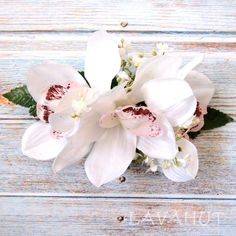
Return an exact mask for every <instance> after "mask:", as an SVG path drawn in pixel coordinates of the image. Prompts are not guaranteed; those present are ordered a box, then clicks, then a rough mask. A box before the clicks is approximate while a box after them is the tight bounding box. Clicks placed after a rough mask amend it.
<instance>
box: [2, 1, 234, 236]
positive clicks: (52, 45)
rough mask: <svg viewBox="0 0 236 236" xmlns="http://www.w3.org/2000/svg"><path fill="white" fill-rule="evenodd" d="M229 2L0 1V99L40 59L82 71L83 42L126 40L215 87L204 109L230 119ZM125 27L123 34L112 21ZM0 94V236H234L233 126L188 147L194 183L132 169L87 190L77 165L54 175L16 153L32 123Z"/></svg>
mask: <svg viewBox="0 0 236 236" xmlns="http://www.w3.org/2000/svg"><path fill="white" fill-rule="evenodd" d="M235 9H236V1H235V0H227V1H215V0H208V1H205V0H199V1H190V0H181V1H175V0H170V1H161V0H157V1H153V0H147V1H142V0H137V1H123V0H121V1H115V0H112V1H104V0H102V1H94V0H88V1H77V0H71V1H67V0H52V1H48V0H47V1H46V0H41V1H36V0H27V1H26V0H17V1H16V0H11V1H6V0H0V94H1V93H4V92H6V91H8V90H10V89H11V88H12V87H15V86H16V85H19V84H21V83H25V74H26V72H27V69H28V68H29V67H30V66H31V65H33V64H37V63H40V62H42V61H44V60H56V61H57V62H60V63H68V64H71V65H72V66H74V67H75V68H76V69H78V70H81V69H83V64H84V61H83V58H84V51H85V48H86V41H87V39H88V37H89V35H90V34H91V33H92V32H93V31H94V30H98V29H104V30H109V31H110V32H111V33H112V35H113V36H114V37H116V38H117V40H118V39H120V38H121V37H126V38H128V39H129V40H130V41H131V42H132V47H131V50H133V51H140V52H145V53H148V52H151V51H152V50H153V48H155V44H156V42H166V43H168V44H169V45H170V46H171V47H173V48H174V50H175V52H176V53H177V54H179V55H182V56H183V57H184V58H186V59H187V58H190V57H192V56H193V55H196V53H199V52H200V53H204V55H205V59H204V61H203V64H202V65H200V66H199V67H198V70H199V71H201V72H203V73H205V74H206V75H207V76H208V77H209V78H210V79H211V80H212V81H213V82H214V84H215V86H216V93H215V95H214V98H213V100H212V102H211V105H212V106H213V107H215V108H218V109H220V110H222V111H224V112H226V113H228V114H230V115H231V116H232V117H234V118H235V117H236V109H235V108H236V95H235V91H236V56H235V55H236V37H235V33H236V10H235ZM122 21H127V22H128V26H127V27H125V28H122V27H121V26H120V22H122ZM5 102H6V101H3V100H2V99H1V97H0V235H4V236H11V235H12V236H13V235H14V236H15V235H19V236H21V235H70V236H71V235H125V236H126V235H177V236H178V235H181V236H182V235H190V234H191V235H227V236H228V235H229V236H231V235H232V236H234V235H236V233H235V232H236V224H235V222H236V142H235V139H236V123H235V122H233V123H230V124H228V125H227V126H225V127H222V128H219V129H215V130H212V131H208V132H203V133H202V134H201V135H200V136H199V137H198V138H197V139H196V140H194V143H195V145H196V146H197V148H198V151H199V160H200V170H199V174H198V176H197V178H196V180H194V181H192V182H188V183H174V182H171V181H169V180H168V179H166V178H165V177H164V176H163V175H162V174H161V173H160V172H158V173H156V174H153V173H145V168H144V167H140V166H132V167H131V168H130V169H129V170H128V171H127V172H126V173H125V174H124V176H125V177H126V181H125V182H122V183H121V182H120V181H119V180H115V181H113V182H112V183H109V184H107V185H105V186H103V187H101V188H100V189H98V188H95V187H94V186H92V185H91V184H90V183H89V181H88V180H87V177H86V175H85V172H84V168H83V163H80V164H78V165H75V166H73V167H71V168H68V169H66V170H64V171H63V172H62V173H60V174H58V175H54V174H53V173H52V170H51V164H52V163H51V162H50V161H48V162H38V161H35V160H32V159H28V158H26V157H24V156H23V155H22V154H21V150H20V142H21V136H22V134H23V132H24V130H25V129H26V128H27V127H28V126H29V125H30V124H31V123H33V122H34V120H32V118H30V117H29V116H28V115H27V111H26V110H25V109H23V108H20V107H18V106H3V103H5Z"/></svg>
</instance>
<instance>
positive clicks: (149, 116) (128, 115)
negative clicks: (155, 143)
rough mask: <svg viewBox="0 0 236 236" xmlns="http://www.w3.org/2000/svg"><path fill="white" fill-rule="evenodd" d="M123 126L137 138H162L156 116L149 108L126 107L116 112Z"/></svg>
mask: <svg viewBox="0 0 236 236" xmlns="http://www.w3.org/2000/svg"><path fill="white" fill-rule="evenodd" d="M116 114H117V116H118V117H119V120H120V122H121V124H122V126H123V127H124V128H125V129H127V130H129V131H130V132H132V133H133V134H135V135H137V136H150V137H156V136H160V135H161V133H162V130H161V128H160V126H159V124H158V122H156V120H157V118H156V116H155V115H154V114H153V113H152V112H151V111H149V109H148V108H147V107H137V106H126V107H122V108H120V109H117V110H116Z"/></svg>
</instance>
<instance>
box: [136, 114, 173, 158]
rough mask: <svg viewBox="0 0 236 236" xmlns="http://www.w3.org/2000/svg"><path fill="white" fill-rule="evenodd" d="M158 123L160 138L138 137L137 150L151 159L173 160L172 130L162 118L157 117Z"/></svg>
mask: <svg viewBox="0 0 236 236" xmlns="http://www.w3.org/2000/svg"><path fill="white" fill-rule="evenodd" d="M158 123H159V125H160V127H161V130H162V135H161V136H160V137H139V138H138V144H137V148H138V149H139V150H141V151H142V152H143V153H144V154H146V155H147V156H149V157H152V158H158V159H173V158H174V157H175V155H176V153H177V145H176V141H175V133H174V130H173V128H172V127H171V125H170V123H169V122H168V121H167V120H166V119H165V118H163V117H159V119H158Z"/></svg>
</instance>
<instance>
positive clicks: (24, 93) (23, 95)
mask: <svg viewBox="0 0 236 236" xmlns="http://www.w3.org/2000/svg"><path fill="white" fill-rule="evenodd" d="M2 96H3V97H5V98H7V99H8V100H9V101H10V102H12V103H14V104H16V105H20V106H22V107H27V108H30V107H31V106H34V105H35V104H36V102H35V101H34V99H33V97H32V96H31V95H30V93H29V91H28V89H27V87H26V85H23V86H21V87H17V88H14V89H12V90H11V91H10V92H8V93H5V94H3V95H2Z"/></svg>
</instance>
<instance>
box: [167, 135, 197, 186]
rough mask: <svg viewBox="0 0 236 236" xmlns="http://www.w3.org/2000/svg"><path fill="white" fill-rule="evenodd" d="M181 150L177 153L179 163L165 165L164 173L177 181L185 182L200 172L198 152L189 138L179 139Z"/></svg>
mask: <svg viewBox="0 0 236 236" xmlns="http://www.w3.org/2000/svg"><path fill="white" fill-rule="evenodd" d="M177 144H178V146H179V147H180V149H181V151H179V152H178V153H177V155H176V158H177V161H178V163H179V164H178V165H179V166H176V165H174V164H172V165H171V166H168V167H163V173H164V175H165V176H166V177H167V178H168V179H170V180H172V181H175V182H185V181H189V180H192V179H194V178H195V177H196V175H197V172H198V154H197V149H196V147H195V146H194V145H193V144H192V143H191V142H189V141H188V140H187V139H180V140H178V141H177Z"/></svg>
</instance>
